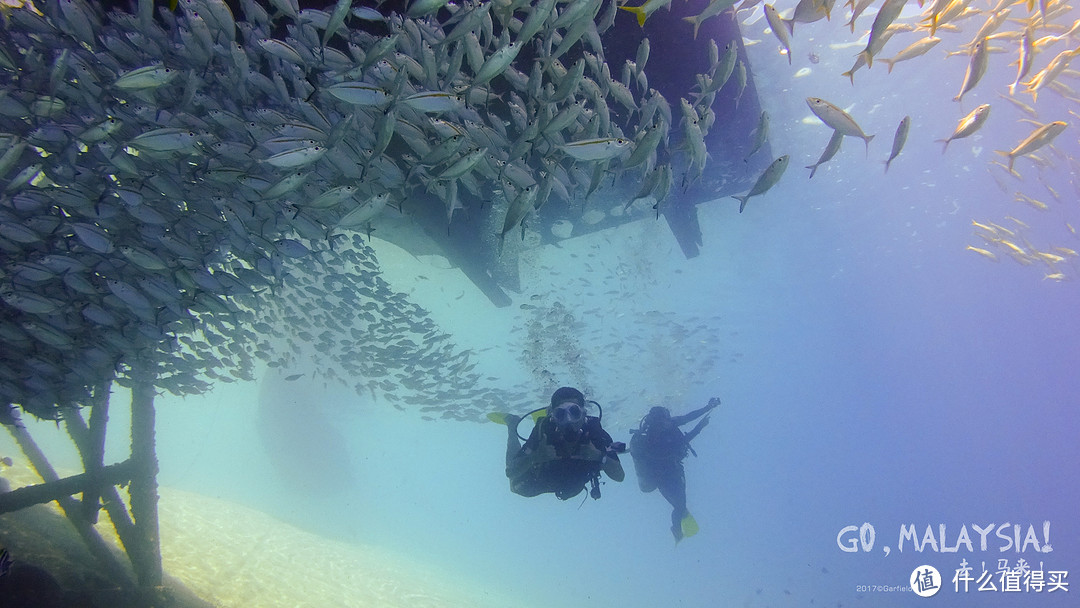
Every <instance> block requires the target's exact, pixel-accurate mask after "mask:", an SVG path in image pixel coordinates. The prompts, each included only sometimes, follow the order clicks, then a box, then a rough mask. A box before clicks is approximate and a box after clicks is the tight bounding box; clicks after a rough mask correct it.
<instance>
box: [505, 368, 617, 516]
mask: <svg viewBox="0 0 1080 608" xmlns="http://www.w3.org/2000/svg"><path fill="white" fill-rule="evenodd" d="M594 403H595V402H594ZM494 416H495V417H491V416H489V417H490V418H491V419H492V420H496V419H498V420H497V421H499V422H504V423H505V424H506V425H507V426H508V427H509V434H508V436H507V443H506V476H507V478H509V479H510V490H511V491H512V492H514V493H515V494H520V495H521V496H526V497H532V496H538V495H540V494H544V493H546V492H552V493H554V494H555V496H556V497H558V498H559V500H567V499H570V498H573V497H574V496H577V495H578V494H580V493H581V491H582V490H584V489H585V486H586V484H590V483H591V484H592V488H591V490H590V495H591V496H592V497H593V498H594V499H595V498H600V485H599V483H600V472H601V471H603V472H604V473H606V474H607V476H608V477H610V478H611V479H613V480H615V481H622V480H623V478H624V477H625V473H624V472H623V468H622V464H621V463H620V462H619V452H621V451H624V450H625V449H626V446H625V444H623V443H619V442H614V441H612V439H611V435H609V434H608V433H607V431H605V430H604V429H603V427H602V426H600V418H598V417H596V416H587V415H586V414H585V396H584V395H582V394H581V391H579V390H577V389H575V388H570V387H566V386H564V387H562V388H560V389H559V390H557V391H555V394H553V395H552V396H551V406H550V407H548V408H547V410H546V415H545V416H543V417H541V418H539V419H537V420H536V425H535V426H534V427H533V430H532V433H531V434H530V435H529V438H528V439H527V440H526V441H525V444H524V445H521V442H520V440H519V438H518V434H517V425H518V422H519V421H520V420H521V417H519V416H514V415H512V414H496V415H494Z"/></svg>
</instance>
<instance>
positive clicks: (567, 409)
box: [551, 401, 585, 426]
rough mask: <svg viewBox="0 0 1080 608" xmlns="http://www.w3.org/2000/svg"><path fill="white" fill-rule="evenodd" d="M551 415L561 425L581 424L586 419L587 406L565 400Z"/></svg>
mask: <svg viewBox="0 0 1080 608" xmlns="http://www.w3.org/2000/svg"><path fill="white" fill-rule="evenodd" d="M551 417H552V418H553V419H554V420H555V424H557V425H559V426H581V423H582V422H584V421H585V408H583V407H581V406H580V405H579V404H578V403H577V402H576V401H563V402H562V403H560V404H559V405H557V406H555V409H554V410H552V411H551Z"/></svg>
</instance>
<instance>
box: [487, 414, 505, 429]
mask: <svg viewBox="0 0 1080 608" xmlns="http://www.w3.org/2000/svg"><path fill="white" fill-rule="evenodd" d="M487 419H488V420H490V421H492V422H495V423H498V424H502V425H504V426H505V425H506V413H505V412H491V413H489V414H488V415H487Z"/></svg>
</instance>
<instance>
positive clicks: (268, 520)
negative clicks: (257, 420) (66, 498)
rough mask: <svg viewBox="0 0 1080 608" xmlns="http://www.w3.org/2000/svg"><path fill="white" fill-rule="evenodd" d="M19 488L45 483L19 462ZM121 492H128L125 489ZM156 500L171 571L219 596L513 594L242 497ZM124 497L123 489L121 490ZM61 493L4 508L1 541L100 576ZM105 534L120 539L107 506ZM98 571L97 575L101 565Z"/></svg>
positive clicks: (351, 601)
mask: <svg viewBox="0 0 1080 608" xmlns="http://www.w3.org/2000/svg"><path fill="white" fill-rule="evenodd" d="M3 476H4V477H5V478H6V479H7V480H8V481H9V482H10V483H11V486H12V487H13V488H15V487H20V486H22V485H27V484H30V483H40V480H39V479H37V478H36V477H37V476H36V475H34V474H33V473H32V472H31V471H30V470H29V469H28V468H26V467H25V466H21V465H20V464H18V463H16V465H15V466H14V467H11V468H5V470H4V471H3ZM122 494H123V492H122ZM159 495H160V502H159V505H158V511H159V520H160V530H161V554H162V564H163V567H164V570H165V573H166V574H167V576H169V577H171V578H172V579H175V581H176V582H178V583H180V584H181V585H183V586H184V587H186V588H187V590H188V591H189V592H191V593H192V594H194V595H196V596H198V597H199V598H201V599H202V600H204V601H205V602H209V603H210V604H212V605H214V606H219V607H221V608H227V607H231V606H238V607H239V606H243V607H245V608H258V607H262V606H266V607H274V608H278V607H288V608H292V607H297V608H299V607H312V608H315V607H318V608H331V607H337V606H341V607H357V608H368V607H371V608H397V607H401V608H406V607H407V608H457V607H461V608H485V607H489V606H490V607H492V608H495V607H498V608H507V607H511V606H515V605H517V604H518V602H516V601H514V600H513V599H511V598H507V597H502V596H500V595H498V594H495V593H492V592H488V591H485V590H483V589H481V588H477V587H475V586H472V587H470V586H468V585H465V584H462V583H460V582H457V581H454V580H452V579H451V578H450V577H449V576H446V575H443V574H441V573H438V572H437V571H435V570H434V569H432V568H431V567H430V566H427V565H424V564H421V563H417V562H414V561H412V560H410V559H409V558H407V557H402V556H398V555H393V554H391V553H390V552H388V551H386V550H384V549H380V548H377V547H366V546H359V545H355V544H348V543H343V542H338V541H334V540H332V539H328V538H325V537H322V536H319V535H316V534H312V533H309V532H305V531H303V530H301V529H298V528H296V527H294V526H291V525H289V524H286V523H283V522H281V521H279V520H277V519H275V518H273V517H271V516H269V515H266V514H265V513H262V512H260V511H257V510H255V509H252V508H249V507H246V506H243V505H239V504H236V503H232V502H228V501H225V500H220V499H216V498H211V497H207V496H203V495H200V494H196V493H192V492H186V491H181V490H176V489H171V488H166V487H162V488H160V489H159ZM125 498H126V497H125ZM59 515H60V509H59V507H58V506H57V505H56V503H55V502H53V503H49V505H48V506H42V505H38V506H35V507H31V508H29V509H24V510H23V511H19V512H16V513H10V514H6V515H2V516H0V545H3V546H5V547H7V548H8V549H9V551H10V552H11V554H12V557H13V558H14V559H15V560H20V559H22V560H25V561H26V562H28V563H32V564H34V565H36V566H40V567H43V568H45V569H46V570H49V571H50V572H51V573H52V574H53V575H54V576H55V577H56V578H57V579H58V580H59V581H60V583H61V585H62V586H64V587H66V588H68V589H71V588H72V587H79V586H81V584H83V583H87V584H89V582H90V580H92V579H94V578H97V577H96V576H95V575H94V574H93V573H89V572H87V571H86V570H88V569H92V568H93V558H91V557H90V555H89V553H88V552H87V551H86V549H85V547H83V546H82V543H81V541H80V540H79V539H78V536H77V534H76V532H75V530H74V528H73V527H72V526H71V525H70V523H68V522H67V520H66V519H64V518H62V517H61V516H59ZM96 527H97V528H98V531H99V532H100V533H101V535H102V536H103V537H104V538H105V539H106V540H107V541H108V542H110V543H111V544H113V545H115V546H116V547H119V542H118V539H117V538H116V535H115V532H114V531H113V528H112V523H111V522H110V521H109V519H108V517H107V516H106V515H105V513H104V511H102V513H101V517H100V521H99V522H98V524H97V526H96ZM98 576H100V575H98Z"/></svg>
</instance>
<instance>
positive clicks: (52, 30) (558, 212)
mask: <svg viewBox="0 0 1080 608" xmlns="http://www.w3.org/2000/svg"><path fill="white" fill-rule="evenodd" d="M707 4H708V3H706V2H703V1H702V2H685V3H684V2H680V3H678V5H677V6H675V7H673V9H672V10H671V11H662V12H658V13H655V14H652V15H646V16H644V17H643V16H640V15H638V16H637V18H636V19H635V15H631V14H629V13H627V12H623V11H619V10H617V9H618V8H619V6H618V5H617V3H615V2H613V1H611V0H582V1H575V2H561V1H556V0H538V1H535V2H520V1H511V0H504V1H495V2H461V3H454V4H450V3H447V2H446V1H445V0H414V1H413V2H410V3H399V2H385V3H377V2H365V1H361V0H357V1H355V2H351V1H349V0H339V1H337V2H332V1H327V2H299V3H298V2H297V1H296V0H270V1H268V2H263V1H257V0H239V1H224V0H179V1H176V0H173V1H171V2H169V1H154V0H137V1H134V0H133V1H132V2H92V1H89V0H35V1H33V2H31V1H29V0H26V1H22V0H18V1H14V0H6V1H5V2H4V3H3V4H0V19H2V26H3V29H2V32H0V251H2V256H0V344H2V348H0V423H2V424H3V425H4V427H5V428H6V430H7V431H8V432H10V433H11V434H12V436H13V437H14V438H15V440H16V441H17V442H18V445H19V446H20V447H21V449H22V450H23V452H24V454H25V455H26V457H27V459H28V460H29V462H30V463H31V465H32V466H33V468H34V469H35V470H36V471H37V473H38V475H39V476H40V477H41V479H42V480H43V483H40V484H37V485H30V486H26V487H22V488H19V489H16V490H13V491H10V492H4V493H0V513H9V512H12V511H16V510H20V509H24V508H26V507H29V506H31V505H36V504H42V503H48V502H51V501H56V502H57V503H58V504H59V505H60V507H61V509H62V510H63V512H64V514H65V515H66V517H67V518H68V520H70V522H71V523H72V524H73V526H74V527H75V529H76V530H77V531H78V532H79V534H80V535H81V537H82V539H83V541H84V542H85V544H86V546H87V547H88V548H89V549H90V550H91V551H92V552H93V554H94V556H95V557H96V558H97V560H98V561H99V562H100V567H101V569H102V570H103V571H105V572H108V573H109V574H110V576H111V578H112V579H114V580H117V581H124V584H125V585H126V587H127V588H129V589H130V602H131V603H132V605H168V604H169V601H168V598H167V597H165V596H164V592H163V591H162V589H163V587H162V578H163V573H162V566H161V556H160V538H159V532H158V521H157V500H158V488H157V481H156V474H157V470H158V467H157V460H156V454H155V440H154V432H155V426H154V399H155V396H156V395H158V394H160V393H162V392H164V391H168V392H169V393H171V394H175V395H191V394H199V393H202V392H205V391H208V390H210V389H211V387H212V385H213V383H215V382H232V381H253V380H254V379H255V378H256V371H257V370H259V371H261V370H263V369H266V368H269V369H270V370H276V373H281V374H283V375H285V374H289V373H292V372H291V371H290V370H292V371H295V370H296V369H297V368H298V367H300V366H301V365H303V366H310V365H311V363H312V362H314V363H315V366H316V368H317V369H319V370H320V373H321V375H322V377H323V378H324V379H326V380H329V381H334V382H340V383H343V384H345V385H347V386H352V387H353V388H354V389H355V390H356V392H357V393H358V394H360V395H364V396H370V398H371V399H380V400H382V401H385V402H386V403H388V404H390V405H391V406H393V407H395V408H398V409H401V410H406V411H412V410H415V409H417V408H418V407H419V406H422V405H426V406H428V407H427V408H426V410H428V411H430V410H431V404H439V405H438V410H439V414H440V415H441V417H443V418H449V419H455V420H477V421H478V420H481V419H482V418H483V413H484V412H482V411H480V410H479V409H478V406H477V405H476V404H481V403H489V402H494V401H498V402H501V403H506V404H507V406H508V407H515V404H525V403H528V401H529V398H530V395H529V394H527V393H525V392H523V391H511V390H507V389H504V388H495V387H489V386H485V382H484V381H483V380H482V379H481V378H480V376H479V375H478V374H477V373H475V372H473V371H472V368H473V366H474V365H475V363H474V362H473V360H472V353H470V352H469V351H464V350H461V349H460V348H458V347H457V346H456V345H454V343H453V341H452V339H451V338H450V336H449V335H448V334H446V333H445V332H443V331H441V330H440V329H439V328H438V327H437V326H436V324H435V323H434V322H432V321H431V319H430V318H428V316H427V313H426V312H425V311H424V310H423V309H421V308H420V307H419V306H417V305H415V304H413V303H411V302H410V301H409V300H408V298H407V297H406V296H405V295H404V294H401V293H398V292H395V291H394V290H392V289H391V288H390V287H389V285H388V284H387V282H386V281H385V280H383V278H382V276H381V272H380V269H379V265H378V260H377V259H376V258H375V255H374V252H373V250H372V249H371V247H370V246H369V245H368V243H367V239H368V238H369V235H370V234H372V232H373V231H379V232H378V233H379V235H380V236H381V237H382V236H385V238H387V239H388V240H391V241H395V240H396V241H397V242H398V243H399V244H401V245H402V246H403V247H405V248H406V249H408V248H410V246H413V245H416V244H417V242H418V237H417V236H416V234H422V235H423V236H422V237H420V238H419V242H423V244H424V246H425V247H426V246H430V245H431V243H435V244H436V245H438V246H439V247H441V248H442V250H443V251H445V252H446V253H447V257H448V258H449V259H450V260H451V261H452V262H453V263H454V264H456V265H458V266H459V267H460V268H462V270H463V271H464V272H465V273H466V275H467V276H468V277H469V278H470V279H471V280H472V281H473V282H474V283H476V284H477V286H478V287H479V288H480V289H482V290H483V291H484V293H485V294H487V295H488V297H489V299H491V301H492V302H494V303H495V304H497V305H506V304H508V303H509V301H510V300H509V297H508V296H507V295H506V293H505V291H504V288H510V289H515V290H516V289H519V288H520V285H518V279H517V270H516V264H517V253H518V252H519V251H521V249H522V248H523V247H528V246H536V245H538V244H542V243H545V242H553V241H556V240H558V239H562V238H568V237H571V236H577V235H581V234H585V233H588V232H591V231H595V230H601V229H604V228H606V227H611V226H615V225H618V224H620V223H623V222H626V221H636V220H641V219H648V220H651V221H657V220H658V219H659V218H664V219H666V221H667V222H668V224H669V225H670V226H671V227H672V230H673V232H674V233H675V234H676V237H677V238H678V239H679V242H680V244H681V245H682V246H683V250H684V252H685V253H686V255H695V254H696V248H697V246H698V245H700V241H701V234H700V230H698V229H697V224H696V216H695V214H694V207H695V206H696V205H697V204H700V203H702V202H706V201H708V200H713V199H715V198H718V197H719V196H722V195H726V194H730V193H732V192H735V191H738V190H742V189H745V188H746V186H747V181H746V180H747V176H750V175H753V174H755V173H756V172H757V170H758V169H759V168H760V166H763V165H762V163H764V164H767V163H768V161H769V159H768V158H767V156H768V154H767V153H761V154H758V155H756V156H754V157H753V162H746V161H745V158H746V157H747V156H749V154H748V153H752V152H754V151H756V150H758V149H760V148H761V142H757V144H756V145H755V146H754V148H753V150H751V146H752V145H754V142H753V138H751V137H749V135H748V134H749V132H750V130H751V129H753V128H754V126H755V125H756V124H757V121H758V115H759V113H760V107H759V105H758V103H757V99H756V94H755V92H754V89H753V82H752V78H750V76H749V66H748V65H747V63H746V57H745V52H744V50H743V48H742V42H741V37H740V35H739V32H738V26H737V23H736V22H735V20H734V18H733V13H732V12H731V10H730V9H728V10H727V11H726V12H724V13H722V14H720V15H711V16H705V17H703V18H701V19H699V20H698V21H693V17H694V16H699V17H700V16H702V11H703V9H704V8H705V7H706V6H707ZM687 17H690V18H691V19H690V20H691V21H692V23H687V22H686V18H687ZM673 24H674V25H673ZM675 25H678V26H679V32H681V33H674V32H672V28H673V27H675ZM683 30H685V31H683ZM699 30H700V31H699ZM691 32H692V33H693V34H694V36H693V38H691V37H690V33H691ZM654 65H659V66H660V69H658V70H654V69H653V67H652V66H654ZM653 74H656V76H655V77H654V78H653V79H652V80H650V76H652V75H653ZM721 126H723V127H724V128H723V129H721V128H720V127H721ZM721 148H722V149H723V150H724V152H723V153H720V152H717V150H719V149H721ZM766 148H767V144H766ZM709 151H713V154H712V156H710V154H709ZM706 166H708V171H707V172H706V171H705V169H706ZM305 369H306V367H305ZM115 385H120V386H123V387H125V388H127V389H129V390H130V393H131V404H130V407H131V430H130V431H131V432H130V436H131V452H130V456H129V457H128V458H127V459H125V460H123V461H121V462H117V463H110V464H106V463H105V459H104V453H105V449H104V446H105V436H106V427H107V424H108V413H109V408H110V394H111V392H112V389H113V387H114V386H115ZM25 415H29V416H33V417H35V418H39V419H44V420H53V421H56V423H57V425H58V426H60V425H62V426H63V427H64V429H65V430H66V432H67V434H68V435H69V436H70V437H71V440H72V442H73V443H74V445H75V446H76V447H77V449H78V452H79V454H80V456H81V458H82V463H83V467H84V472H83V473H81V474H78V475H72V476H69V477H63V478H61V477H60V476H59V475H58V474H57V473H56V472H55V471H54V470H53V468H52V466H51V465H50V463H49V460H48V458H47V457H46V455H45V454H44V453H42V451H41V450H40V449H38V447H37V446H36V444H35V442H34V440H33V438H32V437H31V436H30V435H29V433H28V432H27V430H26V428H25V427H24V426H23V424H22V423H21V422H20V419H21V417H22V416H25ZM76 495H78V496H80V498H75V496H76ZM102 509H104V510H105V511H106V513H107V514H108V517H109V519H110V521H111V522H112V524H113V526H114V527H115V529H116V533H117V536H118V537H119V539H120V541H121V543H122V546H123V549H124V551H125V552H126V561H127V562H128V563H123V560H124V558H123V557H122V556H121V557H118V556H117V554H116V553H114V552H113V551H112V550H110V549H109V548H108V546H107V544H106V543H105V541H103V539H102V538H101V536H100V535H99V534H98V533H97V532H96V530H95V528H94V526H93V524H94V523H95V522H96V521H97V518H98V515H99V513H100V511H101V510H102Z"/></svg>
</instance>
